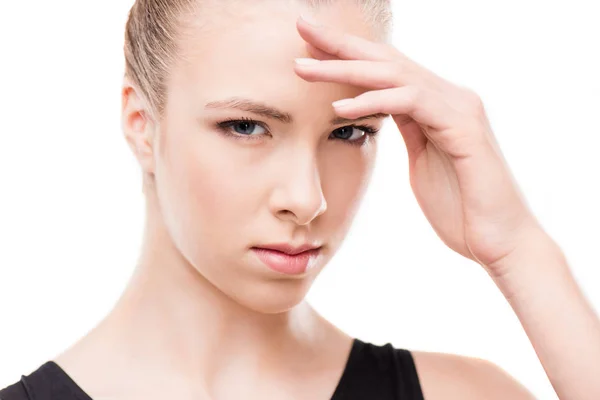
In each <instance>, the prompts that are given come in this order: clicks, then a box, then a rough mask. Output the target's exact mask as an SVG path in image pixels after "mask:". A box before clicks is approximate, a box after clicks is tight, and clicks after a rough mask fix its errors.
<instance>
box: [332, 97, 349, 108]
mask: <svg viewBox="0 0 600 400" xmlns="http://www.w3.org/2000/svg"><path fill="white" fill-rule="evenodd" d="M353 100H354V99H342V100H338V101H334V102H333V103H331V104H332V105H333V106H334V107H335V108H340V107H345V106H347V105H348V104H350V103H352V101H353Z"/></svg>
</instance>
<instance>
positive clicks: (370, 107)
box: [334, 85, 460, 130]
mask: <svg viewBox="0 0 600 400" xmlns="http://www.w3.org/2000/svg"><path fill="white" fill-rule="evenodd" d="M342 101H343V103H341V102H342ZM339 102H340V103H341V104H340V103H338V102H335V103H334V108H335V112H336V113H337V114H339V115H340V116H342V117H346V118H352V119H355V118H359V117H362V116H365V115H370V114H375V113H384V114H392V115H398V114H404V115H408V116H409V117H411V118H412V119H414V120H415V121H417V122H418V123H420V124H423V125H427V126H430V127H432V128H433V129H435V130H444V129H449V128H451V127H454V126H459V125H460V124H458V125H457V123H459V121H460V115H458V113H457V112H456V111H455V110H454V109H453V108H451V107H450V106H449V105H448V104H447V103H446V102H445V101H444V99H443V97H442V96H441V95H440V94H439V93H437V92H434V91H431V90H428V89H426V88H422V87H418V86H412V85H410V86H402V87H396V88H391V89H382V90H373V91H369V92H366V93H363V94H361V95H359V96H357V97H355V98H353V99H344V100H340V101H339ZM336 103H337V104H336Z"/></svg>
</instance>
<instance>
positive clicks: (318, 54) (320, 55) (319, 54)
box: [306, 43, 339, 60]
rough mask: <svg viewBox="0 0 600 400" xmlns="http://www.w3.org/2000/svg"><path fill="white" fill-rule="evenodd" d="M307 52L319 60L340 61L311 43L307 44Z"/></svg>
mask: <svg viewBox="0 0 600 400" xmlns="http://www.w3.org/2000/svg"><path fill="white" fill-rule="evenodd" d="M306 51H307V52H308V54H309V55H310V56H311V57H312V58H314V59H317V60H339V58H337V57H336V56H334V55H331V54H329V53H327V52H325V51H323V50H321V49H319V48H317V47H315V46H313V45H312V44H310V43H306Z"/></svg>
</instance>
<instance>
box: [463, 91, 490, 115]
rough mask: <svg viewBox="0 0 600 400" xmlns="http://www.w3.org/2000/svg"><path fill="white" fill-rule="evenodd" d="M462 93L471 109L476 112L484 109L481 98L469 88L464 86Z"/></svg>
mask: <svg viewBox="0 0 600 400" xmlns="http://www.w3.org/2000/svg"><path fill="white" fill-rule="evenodd" d="M463 94H464V98H465V101H466V103H467V105H468V106H469V108H470V109H471V110H473V111H474V112H475V113H478V114H479V113H482V112H483V111H484V108H485V106H484V104H483V100H482V99H481V96H479V95H478V94H477V93H476V92H475V91H473V90H472V89H469V88H464V89H463Z"/></svg>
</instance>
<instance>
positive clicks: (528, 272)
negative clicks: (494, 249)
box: [487, 227, 568, 300]
mask: <svg viewBox="0 0 600 400" xmlns="http://www.w3.org/2000/svg"><path fill="white" fill-rule="evenodd" d="M521 243H522V246H520V247H519V248H518V249H515V251H513V252H512V253H511V254H509V255H507V256H506V257H504V258H503V259H502V260H500V261H499V262H497V263H495V264H494V265H491V266H489V268H487V270H488V271H491V272H489V273H490V276H491V277H492V279H493V280H494V282H495V283H496V285H497V286H498V288H499V289H500V290H501V291H502V292H503V293H504V295H505V296H506V297H507V298H509V300H510V298H513V297H518V296H519V294H520V293H522V292H526V291H528V290H529V289H530V288H531V287H532V285H540V284H543V281H544V279H545V278H549V277H551V276H553V275H556V274H560V275H562V274H563V273H564V272H565V270H567V271H568V266H567V262H566V259H565V256H564V254H563V252H562V250H561V249H560V247H559V246H558V244H557V243H556V242H555V241H554V240H553V239H552V238H551V237H550V236H549V235H548V234H547V233H546V232H545V231H544V230H543V229H542V228H541V227H535V228H531V230H529V231H528V232H527V233H524V234H523V235H522V239H521Z"/></svg>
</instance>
